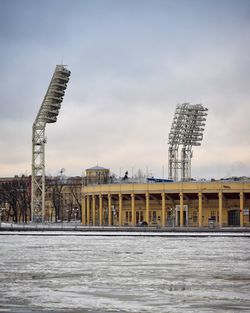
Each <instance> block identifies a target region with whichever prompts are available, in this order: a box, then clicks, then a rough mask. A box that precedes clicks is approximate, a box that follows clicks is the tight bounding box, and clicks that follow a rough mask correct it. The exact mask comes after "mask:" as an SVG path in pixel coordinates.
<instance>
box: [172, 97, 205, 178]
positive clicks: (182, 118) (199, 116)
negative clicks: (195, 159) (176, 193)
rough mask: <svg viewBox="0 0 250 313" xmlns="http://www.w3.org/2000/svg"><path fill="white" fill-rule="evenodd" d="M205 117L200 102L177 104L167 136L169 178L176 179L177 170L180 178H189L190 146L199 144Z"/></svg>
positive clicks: (203, 108)
mask: <svg viewBox="0 0 250 313" xmlns="http://www.w3.org/2000/svg"><path fill="white" fill-rule="evenodd" d="M206 117H207V108H205V107H203V105H202V104H195V105H191V104H189V103H183V104H178V105H177V107H176V110H175V114H174V119H173V122H172V125H171V129H170V133H169V137H168V144H169V150H168V155H169V178H171V179H174V180H178V171H179V170H181V179H182V180H189V179H190V178H191V158H192V156H193V152H192V147H193V146H200V145H201V141H202V140H203V133H204V129H205V128H204V127H205V122H206ZM179 146H182V149H181V160H179V158H178V150H179Z"/></svg>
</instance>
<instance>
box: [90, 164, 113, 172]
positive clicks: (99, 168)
mask: <svg viewBox="0 0 250 313" xmlns="http://www.w3.org/2000/svg"><path fill="white" fill-rule="evenodd" d="M89 170H94V171H98V170H106V171H108V170H109V169H108V168H105V167H102V166H98V165H96V166H93V167H90V168H87V169H86V171H89Z"/></svg>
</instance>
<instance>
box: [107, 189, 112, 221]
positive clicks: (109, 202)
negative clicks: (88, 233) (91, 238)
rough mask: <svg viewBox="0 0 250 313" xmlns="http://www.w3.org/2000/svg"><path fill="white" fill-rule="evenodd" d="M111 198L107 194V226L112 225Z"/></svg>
mask: <svg viewBox="0 0 250 313" xmlns="http://www.w3.org/2000/svg"><path fill="white" fill-rule="evenodd" d="M111 205H112V198H111V194H109V195H108V210H109V212H108V214H109V217H108V221H109V226H111V225H112V206H111Z"/></svg>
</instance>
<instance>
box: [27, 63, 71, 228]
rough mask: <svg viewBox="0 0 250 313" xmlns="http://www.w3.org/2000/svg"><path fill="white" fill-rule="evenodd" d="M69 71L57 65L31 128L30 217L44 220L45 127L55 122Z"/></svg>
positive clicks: (33, 219) (37, 220) (40, 220)
mask: <svg viewBox="0 0 250 313" xmlns="http://www.w3.org/2000/svg"><path fill="white" fill-rule="evenodd" d="M70 74H71V73H70V71H69V70H68V69H67V68H66V67H65V66H64V65H57V66H56V69H55V71H54V74H53V76H52V79H51V82H50V84H49V87H48V90H47V92H46V95H45V97H44V99H43V102H42V105H41V107H40V109H39V111H38V114H37V116H36V119H35V122H34V124H33V128H32V183H31V219H32V221H33V222H42V223H43V222H44V213H45V144H46V141H47V140H46V137H45V127H46V125H47V123H55V122H56V121H57V116H58V114H59V110H60V108H61V103H62V101H63V96H64V94H65V90H66V88H67V83H68V81H69V77H70Z"/></svg>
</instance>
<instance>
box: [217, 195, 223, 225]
mask: <svg viewBox="0 0 250 313" xmlns="http://www.w3.org/2000/svg"><path fill="white" fill-rule="evenodd" d="M218 196H219V227H220V228H221V227H222V192H219V194H218Z"/></svg>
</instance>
